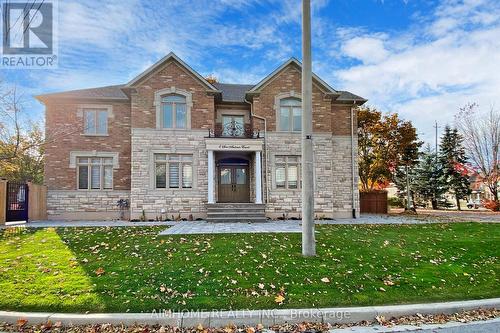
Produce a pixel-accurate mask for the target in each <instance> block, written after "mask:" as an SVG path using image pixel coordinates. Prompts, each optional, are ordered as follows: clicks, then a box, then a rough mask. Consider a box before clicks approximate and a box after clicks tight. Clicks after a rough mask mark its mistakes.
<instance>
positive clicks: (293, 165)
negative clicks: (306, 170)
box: [275, 155, 300, 189]
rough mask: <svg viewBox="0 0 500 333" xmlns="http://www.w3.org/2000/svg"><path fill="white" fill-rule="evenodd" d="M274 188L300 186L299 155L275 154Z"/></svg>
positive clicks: (295, 187) (296, 187) (294, 187)
mask: <svg viewBox="0 0 500 333" xmlns="http://www.w3.org/2000/svg"><path fill="white" fill-rule="evenodd" d="M275 177H276V179H275V182H276V188H284V189H298V188H299V187H300V156H294V155H290V156H287V155H277V156H275Z"/></svg>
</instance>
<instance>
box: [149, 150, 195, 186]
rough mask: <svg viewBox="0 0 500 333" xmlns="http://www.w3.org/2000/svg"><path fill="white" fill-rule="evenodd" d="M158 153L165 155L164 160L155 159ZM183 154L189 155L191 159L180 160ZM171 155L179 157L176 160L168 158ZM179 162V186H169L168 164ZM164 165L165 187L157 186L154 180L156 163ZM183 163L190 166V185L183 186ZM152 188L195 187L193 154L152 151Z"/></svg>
mask: <svg viewBox="0 0 500 333" xmlns="http://www.w3.org/2000/svg"><path fill="white" fill-rule="evenodd" d="M158 155H165V160H157V159H156V157H157V156H158ZM183 156H189V157H190V158H191V161H182V157H183ZM171 157H179V159H178V160H174V161H172V160H170V158H171ZM171 163H176V164H179V184H178V185H179V186H178V187H171V186H170V164H171ZM158 164H162V165H165V187H158V185H157V182H156V169H157V165H158ZM184 165H189V166H191V187H184V186H183V183H184ZM153 188H154V189H156V190H192V189H194V188H195V170H194V156H193V154H189V153H163V152H159V153H153Z"/></svg>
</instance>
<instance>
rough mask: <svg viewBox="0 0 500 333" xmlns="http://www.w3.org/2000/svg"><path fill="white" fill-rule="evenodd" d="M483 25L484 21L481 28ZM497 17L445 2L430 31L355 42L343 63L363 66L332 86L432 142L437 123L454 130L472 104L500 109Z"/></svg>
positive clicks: (493, 11)
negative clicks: (461, 109)
mask: <svg viewBox="0 0 500 333" xmlns="http://www.w3.org/2000/svg"><path fill="white" fill-rule="evenodd" d="M480 17H486V19H485V20H481V21H480V24H477V22H478V18H480ZM491 17H497V18H498V17H500V7H499V6H498V5H497V4H496V2H494V1H480V0H477V1H465V2H464V3H463V4H458V3H457V1H445V3H444V4H443V5H441V6H440V7H439V8H438V9H437V11H436V13H435V15H434V16H433V17H432V18H431V19H430V21H429V23H430V24H429V25H428V28H423V29H418V30H412V31H404V32H401V33H400V34H392V35H385V36H384V37H383V38H380V37H375V38H374V37H373V33H371V34H366V33H363V32H361V31H358V33H357V34H356V32H355V33H354V36H353V35H352V34H349V36H348V38H346V39H345V40H344V41H343V43H342V48H341V49H342V51H343V56H345V57H348V58H355V59H358V60H360V61H361V62H362V63H361V64H357V65H353V66H351V67H348V68H344V69H341V70H339V71H338V72H337V73H336V74H335V76H334V79H335V81H336V82H338V83H339V84H340V85H341V86H343V88H347V89H348V90H352V91H353V92H355V93H358V94H360V95H362V96H363V97H366V98H368V99H369V103H370V104H371V105H374V106H377V107H379V108H381V109H383V110H386V111H395V112H399V113H400V114H401V115H402V116H403V117H405V118H407V119H410V120H412V121H413V122H414V123H415V125H416V126H417V127H418V129H419V131H420V132H422V133H424V136H423V137H424V138H425V139H426V140H429V139H430V138H431V137H432V133H433V131H432V126H433V123H434V120H438V121H439V122H441V123H451V122H452V121H453V115H454V114H455V113H456V112H457V110H458V108H459V107H461V106H463V105H464V104H465V103H467V102H477V103H479V104H480V105H482V106H484V107H485V108H489V107H490V105H492V104H495V101H496V102H497V104H498V102H499V101H500V75H498V73H500V39H499V38H498V37H499V36H500V21H499V20H494V19H491ZM422 36H427V37H426V38H422ZM401 41H404V42H403V43H401ZM363 42H364V43H365V45H360V44H363ZM388 45H390V46H391V47H387V46H388ZM394 45H398V47H393V46H394Z"/></svg>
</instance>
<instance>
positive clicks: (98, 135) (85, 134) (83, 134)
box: [80, 133, 109, 137]
mask: <svg viewBox="0 0 500 333" xmlns="http://www.w3.org/2000/svg"><path fill="white" fill-rule="evenodd" d="M80 135H81V136H91V137H106V136H109V134H87V133H81V134H80Z"/></svg>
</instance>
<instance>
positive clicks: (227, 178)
mask: <svg viewBox="0 0 500 333" xmlns="http://www.w3.org/2000/svg"><path fill="white" fill-rule="evenodd" d="M220 183H221V184H222V185H231V169H229V168H222V169H221V170H220Z"/></svg>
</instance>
